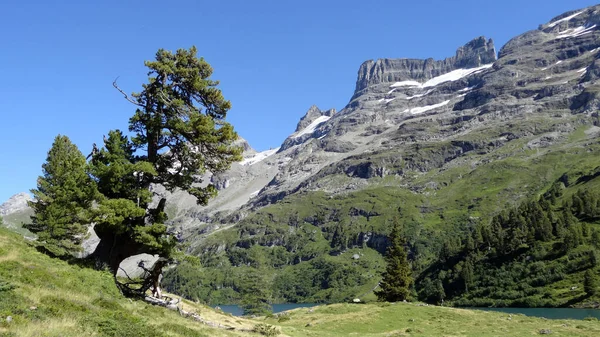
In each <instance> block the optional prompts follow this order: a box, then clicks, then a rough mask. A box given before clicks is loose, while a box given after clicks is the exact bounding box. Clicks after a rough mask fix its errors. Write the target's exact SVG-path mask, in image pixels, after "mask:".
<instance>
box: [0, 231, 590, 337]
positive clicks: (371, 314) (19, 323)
mask: <svg viewBox="0 0 600 337" xmlns="http://www.w3.org/2000/svg"><path fill="white" fill-rule="evenodd" d="M7 283H9V284H11V285H13V286H14V289H13V290H8V291H7V290H6V284H7ZM0 285H3V286H0V289H5V290H2V291H0V298H1V299H2V301H0V318H2V321H1V323H0V336H244V335H248V336H251V335H254V336H258V334H251V333H244V332H236V331H225V330H216V329H212V328H210V327H207V326H205V325H202V324H199V323H197V322H195V321H191V320H189V319H184V318H182V317H180V316H178V314H177V313H176V312H173V311H170V310H166V309H164V308H159V307H153V306H150V305H147V304H145V303H142V302H139V301H131V300H129V299H126V298H123V297H122V296H121V295H120V294H119V293H118V292H117V290H116V288H115V286H114V284H113V281H112V278H111V276H110V275H109V274H108V273H105V272H99V271H94V270H91V269H86V268H81V267H79V266H75V265H69V264H67V263H65V262H63V261H59V260H56V259H51V258H49V257H47V256H45V255H43V254H41V253H38V252H37V251H35V250H34V249H33V248H31V247H29V246H28V245H27V244H26V243H25V242H24V241H23V239H22V238H21V237H19V236H18V235H16V234H13V233H9V232H8V231H6V230H1V229H0ZM34 306H35V307H36V308H35V309H32V307H34ZM184 309H186V310H195V311H196V312H198V313H200V315H201V316H202V317H203V318H204V319H207V320H210V321H213V322H218V323H220V324H223V325H229V326H234V327H238V328H246V329H249V328H252V327H253V326H254V325H255V324H256V323H259V322H266V323H268V324H271V325H274V326H277V327H278V329H279V331H280V332H281V333H280V335H279V336H324V337H326V336H349V335H350V336H351V335H355V336H403V335H412V334H417V335H419V336H441V335H452V336H500V335H503V336H524V335H534V334H536V333H537V332H538V331H539V330H540V329H551V330H552V331H553V335H556V336H596V335H598V334H599V333H600V323H599V322H597V321H596V322H593V321H568V320H556V321H555V320H552V321H547V320H542V319H536V318H527V317H524V316H518V315H515V316H514V318H513V320H512V321H508V320H507V319H506V315H505V314H500V313H488V312H476V311H469V310H458V309H450V308H439V307H432V306H429V307H424V306H418V305H416V304H403V303H398V304H394V305H390V304H387V303H383V304H369V305H349V304H336V305H330V306H322V307H317V308H315V309H312V310H307V309H298V310H295V311H293V312H292V313H291V314H290V315H289V317H290V318H291V319H290V320H288V321H282V322H279V321H278V320H277V319H276V318H268V319H264V318H259V319H257V320H247V319H242V318H238V317H231V316H228V315H223V314H219V313H217V312H215V311H214V310H212V309H210V308H208V307H204V306H198V305H194V304H192V303H189V302H185V308H184ZM9 315H10V316H12V318H13V321H12V322H11V323H7V322H6V321H5V317H6V316H9ZM413 319H414V321H412V320H413ZM307 323H310V326H306V325H307ZM407 329H410V330H407ZM407 331H409V332H407Z"/></svg>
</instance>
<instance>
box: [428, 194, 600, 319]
mask: <svg viewBox="0 0 600 337" xmlns="http://www.w3.org/2000/svg"><path fill="white" fill-rule="evenodd" d="M557 186H561V185H560V184H558V183H557V184H553V185H552V187H551V188H550V190H549V191H548V192H546V193H544V194H543V195H542V197H541V198H539V199H537V200H532V201H527V202H524V203H522V204H521V205H519V206H518V207H515V208H512V209H509V210H506V211H504V212H501V213H500V214H498V215H496V216H494V217H493V218H492V219H491V221H490V223H489V224H482V225H480V226H478V227H477V228H476V229H473V230H472V232H471V233H467V234H466V235H467V238H466V239H464V240H463V242H464V244H463V246H462V247H461V248H460V249H454V250H452V251H451V252H444V251H447V250H448V249H442V252H441V253H440V254H441V256H445V257H444V258H443V259H440V261H439V262H437V263H434V264H433V265H431V266H430V267H429V268H428V269H427V270H426V271H425V272H424V273H423V274H421V275H420V276H419V281H420V282H417V284H418V285H419V286H418V287H417V288H418V292H419V296H420V298H421V299H422V300H424V301H429V302H439V300H440V299H439V294H438V292H436V287H434V286H433V281H432V279H437V280H438V281H439V282H440V283H441V285H442V289H441V290H443V293H444V294H445V295H446V296H447V297H448V299H450V300H452V301H453V303H454V304H455V305H461V306H465V305H467V306H490V305H491V306H518V307H522V306H525V307H539V306H561V305H567V304H571V303H572V302H571V301H581V298H582V297H580V296H581V293H578V292H573V291H571V292H565V291H564V290H562V291H561V287H562V288H563V289H564V288H570V287H572V284H573V283H575V284H576V283H579V282H581V281H582V280H581V276H583V275H585V276H584V278H583V283H584V290H585V293H586V294H587V295H588V296H593V295H595V289H597V286H592V285H591V284H594V283H595V282H596V281H595V279H594V278H595V274H594V272H593V271H594V268H595V267H596V266H597V264H598V252H597V248H596V246H595V245H594V241H593V240H594V238H593V237H594V234H593V233H594V230H595V228H591V226H592V224H593V226H594V227H595V226H596V225H597V224H598V221H599V220H600V218H599V216H598V215H599V214H600V212H599V211H598V209H599V206H600V205H599V204H598V197H599V194H598V193H597V192H595V191H592V190H591V189H589V188H582V187H581V186H573V190H568V191H569V192H570V193H569V194H564V193H563V189H562V188H558V187H557ZM557 191H560V193H558V192H557ZM474 232H481V233H482V235H481V240H472V241H473V242H470V241H469V240H468V238H469V237H473V236H475V237H477V236H478V235H473V234H472V233H474ZM475 241H478V244H474V242H475ZM445 246H446V245H444V247H445ZM583 271H585V273H584V272H583ZM586 284H587V287H586V286H585V285H586ZM555 287H557V288H555ZM576 288H577V287H575V288H573V289H576Z"/></svg>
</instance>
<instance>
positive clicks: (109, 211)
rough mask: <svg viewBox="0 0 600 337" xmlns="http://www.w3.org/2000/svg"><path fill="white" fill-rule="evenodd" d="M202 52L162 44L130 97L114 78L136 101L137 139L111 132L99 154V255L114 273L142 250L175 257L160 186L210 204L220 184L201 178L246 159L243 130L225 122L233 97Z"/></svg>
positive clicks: (133, 129)
mask: <svg viewBox="0 0 600 337" xmlns="http://www.w3.org/2000/svg"><path fill="white" fill-rule="evenodd" d="M196 52H197V51H196V48H195V47H192V48H190V49H189V50H186V49H179V50H177V51H176V52H175V53H172V52H170V51H166V50H163V49H160V50H159V51H158V52H157V53H156V59H155V60H154V61H146V62H145V65H146V66H147V67H148V69H149V73H148V75H149V79H148V83H147V84H144V85H143V90H142V91H141V92H140V93H134V94H133V95H131V96H129V95H127V94H126V93H125V92H124V91H123V90H121V89H120V88H119V87H118V86H117V84H116V82H115V83H113V85H114V86H115V88H117V89H118V90H119V91H120V92H121V93H122V94H123V95H124V96H125V98H126V99H127V100H128V101H129V102H131V103H133V104H134V105H135V106H136V111H135V114H134V115H133V117H131V118H130V120H129V130H130V131H131V132H133V133H134V137H133V138H132V139H131V141H130V140H128V139H127V138H126V137H124V136H123V135H122V134H119V133H111V134H110V135H109V138H108V139H107V141H105V149H104V152H102V151H101V152H100V153H99V154H98V155H97V156H94V157H93V158H92V163H94V165H96V168H95V169H94V171H93V174H94V175H95V176H96V179H97V180H98V184H99V186H100V190H101V191H102V193H103V194H104V196H105V197H106V199H104V200H103V201H102V202H101V203H100V205H99V207H98V211H97V216H96V218H95V219H96V223H97V224H96V227H95V229H96V230H97V233H98V236H99V237H100V243H99V244H98V247H97V249H96V252H95V253H94V256H95V257H96V258H97V259H98V260H99V261H101V262H104V263H106V264H107V265H108V266H109V267H110V269H111V270H112V272H113V273H116V271H117V269H118V267H119V264H120V262H121V261H122V260H123V259H125V258H127V257H129V256H132V255H135V254H140V253H152V254H160V255H161V256H163V257H168V256H169V254H170V252H171V250H172V248H173V246H174V244H175V240H174V239H173V238H172V236H171V235H169V234H168V233H167V228H166V226H165V225H164V223H165V221H166V220H167V217H166V214H165V212H164V210H165V206H166V199H165V198H160V199H159V200H158V202H156V203H151V202H150V201H151V197H152V191H151V188H152V185H153V184H161V185H162V186H164V187H166V188H167V189H168V190H171V191H172V190H174V189H176V188H178V189H181V190H183V191H186V192H188V193H190V194H191V195H193V196H195V197H196V198H197V202H198V203H199V204H202V205H205V204H206V203H207V202H208V200H209V199H210V198H211V197H213V196H215V195H216V193H217V190H216V188H215V186H214V185H213V184H210V183H209V184H201V183H202V179H201V177H202V175H203V174H204V173H206V172H207V171H210V172H211V173H213V174H215V173H219V172H222V171H225V170H227V169H228V168H229V166H230V164H231V163H232V162H234V161H237V160H240V159H241V148H240V147H237V146H233V142H234V141H235V140H236V139H237V138H238V136H237V134H236V133H235V132H234V130H233V127H232V126H231V125H230V124H229V123H227V122H225V117H226V114H227V111H228V110H229V109H230V107H231V103H230V102H229V101H227V100H225V99H224V98H223V95H222V94H221V90H219V89H218V88H217V85H218V82H217V81H213V80H211V79H210V76H211V75H212V71H213V70H212V68H211V66H210V65H209V64H208V63H207V62H206V61H204V59H203V58H198V57H196Z"/></svg>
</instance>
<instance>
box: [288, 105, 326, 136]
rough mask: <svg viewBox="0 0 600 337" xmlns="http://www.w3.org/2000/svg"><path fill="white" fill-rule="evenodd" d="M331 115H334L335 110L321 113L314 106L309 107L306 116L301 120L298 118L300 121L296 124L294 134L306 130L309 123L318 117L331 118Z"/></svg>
mask: <svg viewBox="0 0 600 337" xmlns="http://www.w3.org/2000/svg"><path fill="white" fill-rule="evenodd" d="M333 114H335V109H329V110H326V111H321V109H319V108H318V107H317V106H316V105H313V106H311V107H310V109H308V111H307V112H306V114H305V115H304V116H303V117H302V118H300V121H299V122H298V125H297V126H296V132H300V131H302V130H304V129H306V127H307V126H309V125H310V124H311V123H313V122H314V121H315V120H316V119H317V118H319V117H322V116H326V117H331V116H333Z"/></svg>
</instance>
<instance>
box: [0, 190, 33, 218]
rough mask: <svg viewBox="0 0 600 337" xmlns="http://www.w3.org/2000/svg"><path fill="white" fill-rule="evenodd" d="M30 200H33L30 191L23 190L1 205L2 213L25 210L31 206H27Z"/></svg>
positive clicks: (0, 210)
mask: <svg viewBox="0 0 600 337" xmlns="http://www.w3.org/2000/svg"><path fill="white" fill-rule="evenodd" d="M28 201H31V195H29V193H27V192H21V193H18V194H15V195H13V196H12V197H10V198H9V199H8V200H6V201H5V202H4V203H3V204H2V205H0V215H8V214H12V213H17V212H21V211H24V210H26V209H27V208H29V206H27V202H28Z"/></svg>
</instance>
